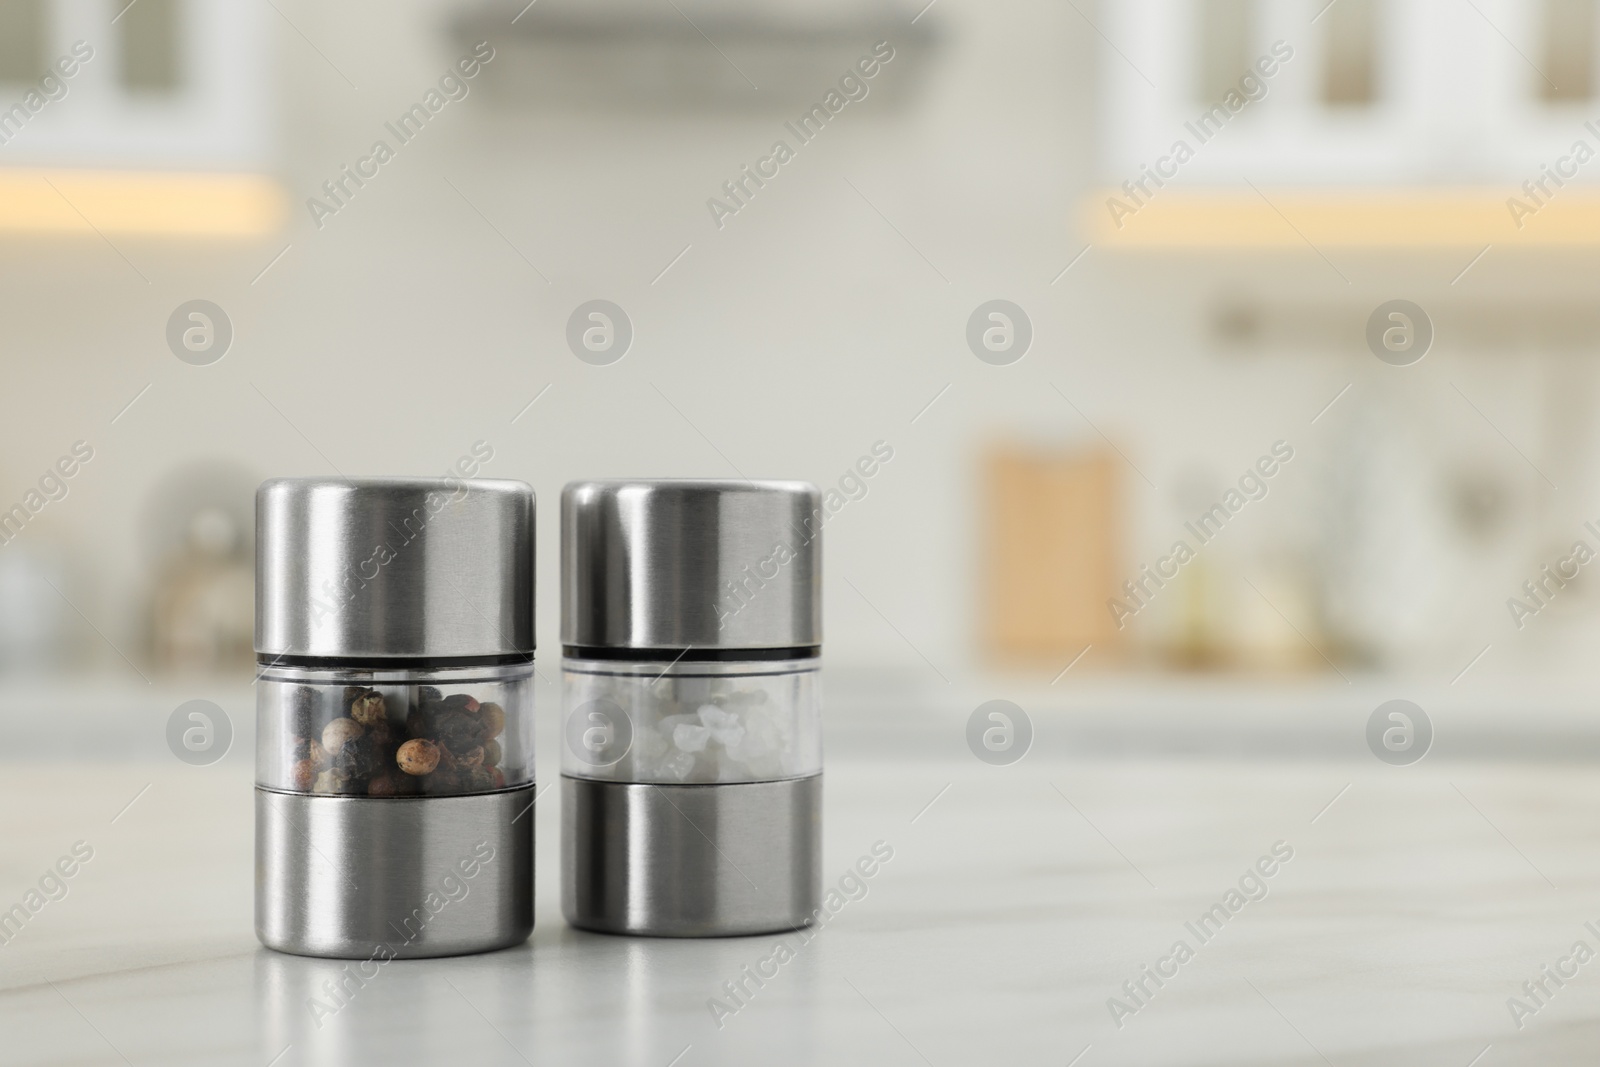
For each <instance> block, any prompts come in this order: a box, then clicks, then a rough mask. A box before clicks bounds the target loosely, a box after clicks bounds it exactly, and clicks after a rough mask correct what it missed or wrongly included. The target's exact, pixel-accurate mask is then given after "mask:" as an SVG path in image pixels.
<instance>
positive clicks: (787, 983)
mask: <svg viewBox="0 0 1600 1067" xmlns="http://www.w3.org/2000/svg"><path fill="white" fill-rule="evenodd" d="M840 747H844V748H845V749H846V750H845V751H838V750H837V749H838V748H840ZM1362 755H1363V756H1364V757H1365V758H1344V757H1340V758H1291V757H1264V756H1262V757H1253V758H1243V759H1241V758H1218V757H1203V756H1199V757H1178V756H1160V757H1155V756H1143V757H1126V758H1119V757H1115V756H1109V755H1104V754H1102V755H1099V756H1096V757H1094V758H1088V759H1086V758H1083V757H1078V758H1072V757H1071V756H1070V755H1067V754H1064V753H1059V752H1051V751H1047V750H1044V751H1036V752H1031V753H1030V754H1029V755H1028V756H1027V757H1026V758H1025V759H1023V760H1022V761H1021V762H1020V763H1016V764H1014V765H1011V766H1006V767H992V766H988V765H986V764H983V763H980V762H979V761H978V760H976V759H974V758H972V757H971V756H969V755H967V754H966V753H964V752H962V753H960V754H959V756H957V755H953V754H947V755H928V756H922V757H917V758H907V757H901V756H897V755H896V754H894V753H893V752H884V751H877V752H869V751H865V750H861V749H859V748H858V749H857V750H856V751H850V750H848V746H836V750H835V751H832V752H830V756H829V763H828V772H827V778H826V816H825V818H826V824H825V825H826V843H825V850H824V869H825V872H827V873H826V881H827V882H828V883H830V884H837V883H838V882H839V879H840V878H841V877H843V876H844V875H845V874H846V873H847V871H848V870H849V869H850V867H851V865H852V864H853V863H854V862H855V861H856V859H857V858H858V857H860V856H862V855H865V854H867V853H869V852H870V851H871V850H872V848H873V846H874V844H875V843H877V842H884V843H885V844H886V845H887V847H889V848H892V849H893V853H894V855H893V859H892V860H891V861H889V862H888V863H886V864H884V865H883V866H882V867H881V869H880V870H879V871H878V872H877V873H876V874H875V875H874V877H872V878H871V879H870V880H868V881H867V882H866V883H865V886H864V890H865V891H864V895H863V893H862V892H861V891H859V890H858V891H856V892H855V893H854V896H855V898H856V899H849V900H848V901H847V902H845V903H844V904H843V905H842V906H841V907H840V909H839V911H838V913H837V914H836V915H835V916H833V917H832V918H831V919H830V920H829V921H828V923H827V924H826V926H825V927H824V928H823V929H822V930H821V932H820V933H819V934H818V935H817V936H816V937H814V938H813V939H811V940H810V941H809V942H808V943H805V944H801V943H800V942H799V940H798V939H797V938H794V937H793V936H791V937H790V938H789V939H788V940H789V941H790V943H791V945H793V946H794V948H795V954H794V958H793V959H792V960H789V961H788V962H786V963H785V964H784V965H783V966H782V967H781V968H779V970H778V973H777V975H776V976H775V977H772V978H770V979H768V980H767V981H766V983H765V985H764V986H762V987H761V988H759V989H756V990H755V991H754V992H753V993H751V994H750V995H749V996H748V997H747V998H745V1002H744V1003H743V1004H741V1005H738V1006H737V1010H734V1011H731V1012H729V1011H721V1012H718V1011H714V1010H713V1009H714V1008H715V1005H714V1004H713V1003H712V1001H713V1000H714V999H720V1000H722V1001H723V1002H724V1004H725V1005H727V1006H728V1007H730V1008H732V1007H734V1005H732V1004H730V1003H729V1002H728V998H727V997H726V995H725V992H724V983H726V982H729V981H730V980H734V979H737V978H739V977H740V974H741V971H742V968H743V967H744V966H745V965H747V964H749V965H754V964H755V963H756V961H757V960H760V959H762V958H764V957H767V956H769V955H770V954H771V953H772V952H773V949H774V946H775V945H776V943H777V941H778V940H779V939H778V938H775V937H756V938H742V939H728V940H711V941H672V940H650V939H632V938H617V937H607V936H600V935H592V934H586V933H581V932H578V931H575V930H572V929H570V928H568V927H567V926H566V925H565V924H564V923H563V922H562V920H561V916H560V910H559V906H558V901H557V897H556V893H557V889H556V886H557V863H558V858H557V857H558V851H557V839H556V833H557V826H558V821H557V814H558V812H557V810H556V806H555V803H554V798H555V797H556V795H557V793H556V792H555V791H552V792H550V793H547V794H545V799H543V800H541V802H540V804H539V807H538V812H537V828H538V835H539V839H538V871H537V880H538V905H537V906H538V920H537V921H538V927H537V930H536V932H535V934H534V936H533V938H532V940H531V941H530V942H529V943H528V944H526V945H524V946H522V947H520V948H516V949H512V950H508V951H505V952H499V953H494V954H490V955H484V956H476V957H464V958H458V959H449V960H436V961H417V962H395V963H391V964H389V965H387V966H386V967H384V968H383V969H382V971H381V972H380V973H379V974H378V975H377V977H375V978H372V979H370V980H369V981H367V983H366V984H365V985H364V986H362V987H361V988H360V989H359V990H358V991H357V992H356V994H355V995H354V996H352V997H350V998H349V1000H348V1003H346V1004H345V1005H344V1006H343V1007H341V1008H340V1009H339V1010H337V1011H336V1012H334V1013H332V1014H328V1013H326V1012H318V1011H317V1010H316V1009H315V1007H314V1005H313V998H316V997H318V996H319V995H320V991H321V990H322V988H323V984H324V983H325V982H326V981H328V980H329V979H330V978H332V977H337V976H338V973H339V968H340V966H341V964H339V963H336V962H330V961H321V960H310V959H301V958H296V957H291V956H284V955H278V954H276V953H273V952H269V951H267V950H264V949H262V948H260V947H259V946H258V945H257V943H256V941H255V938H254V935H253V932H252V917H251V909H252V841H251V835H252V801H251V776H250V772H249V768H248V766H247V764H246V763H245V762H244V761H242V760H234V759H229V760H225V761H223V762H221V763H218V764H216V765H213V766H210V767H189V766H184V765H181V764H178V763H177V762H176V761H175V760H167V761H133V762H124V763H116V762H89V763H78V764H68V763H64V762H59V763H58V762H54V761H51V762H42V763H18V762H13V763H8V764H3V765H0V841H4V842H5V847H4V849H3V850H0V910H4V909H7V908H9V907H10V906H11V905H12V904H14V903H17V902H19V901H21V900H22V899H23V897H24V895H25V894H26V893H28V892H29V891H30V889H31V888H33V887H36V886H37V884H38V882H39V880H40V878H41V877H42V876H43V875H44V874H45V873H46V872H47V871H49V870H50V869H52V868H53V867H54V866H55V865H56V863H57V861H58V860H59V859H60V858H61V857H63V856H70V855H71V854H72V852H73V849H74V847H75V846H76V847H77V848H78V849H79V852H80V853H81V852H82V851H83V850H84V849H92V858H90V859H88V860H87V861H85V862H82V863H81V864H79V865H78V867H77V869H76V872H75V873H74V875H73V877H72V878H71V879H69V880H67V881H66V883H65V884H66V890H67V891H66V895H65V896H63V897H61V898H60V899H57V900H51V901H49V902H48V903H47V904H45V905H44V906H43V907H42V908H41V909H40V910H39V911H38V913H37V914H36V915H35V916H34V917H33V918H32V919H31V921H30V922H29V923H28V924H27V925H26V926H25V927H24V928H23V929H22V930H21V932H20V933H19V934H17V935H16V936H15V937H13V938H12V939H11V940H10V942H9V943H8V944H5V945H3V946H0V1064H140V1065H142V1064H163V1065H176V1064H208V1065H213V1064H250V1065H255V1067H267V1065H272V1067H292V1065H298V1064H341V1065H342V1064H354V1063H372V1064H386V1065H400V1064H409V1063H445V1062H448V1063H462V1064H474V1065H491V1064H521V1063H540V1064H546V1063H606V1064H613V1063H614V1064H641V1065H645V1067H696V1065H708V1064H751V1063H761V1064H788V1063H827V1064H838V1063H863V1064H865V1063H871V1064H907V1065H914V1064H933V1065H939V1067H943V1065H946V1064H974V1063H1006V1064H1055V1065H1065V1064H1075V1065H1078V1067H1101V1065H1113V1064H1126V1065H1134V1064H1141V1065H1142V1064H1185V1065H1202V1064H1218V1065H1222V1064H1228V1065H1239V1064H1306V1065H1323V1067H1327V1065H1337V1067H1356V1065H1371V1064H1406V1065H1411V1067H1415V1065H1438V1067H1468V1065H1472V1067H1503V1065H1507V1064H1545V1065H1547V1064H1557V1063H1578V1062H1591V1061H1592V1060H1593V1056H1594V1049H1595V1048H1596V1047H1597V1045H1600V959H1596V960H1594V961H1589V960H1588V959H1587V956H1585V957H1584V960H1583V961H1582V962H1580V961H1579V960H1578V959H1577V958H1576V957H1575V956H1574V946H1575V945H1576V943H1577V942H1580V941H1581V942H1583V943H1585V945H1586V946H1588V948H1589V949H1592V950H1596V951H1600V934H1597V933H1596V931H1597V930H1600V775H1597V774H1596V773H1595V772H1594V770H1593V769H1592V768H1591V767H1590V766H1589V765H1588V764H1587V763H1583V762H1577V761H1569V762H1562V761H1543V762H1535V761H1516V760H1509V759H1508V760H1500V761H1496V760H1484V759H1480V758H1467V759H1462V758H1448V757H1445V756H1439V757H1438V758H1435V756H1436V754H1430V756H1429V757H1428V758H1427V759H1424V760H1423V761H1422V762H1420V763H1417V764H1414V765H1412V766H1407V767H1391V766H1388V765H1385V764H1383V763H1380V762H1379V761H1378V760H1376V759H1374V758H1372V757H1371V756H1370V755H1366V754H1365V753H1363V754H1362ZM546 781H548V779H546ZM80 842H81V843H82V844H81V845H80V844H79V843H80ZM1274 849H1276V850H1277V857H1276V859H1275V860H1274V861H1273V862H1265V863H1261V864H1260V866H1259V867H1257V864H1258V862H1259V861H1261V860H1262V858H1263V857H1272V856H1273V853H1274ZM1291 852H1292V856H1289V858H1287V859H1285V858H1283V857H1284V856H1286V855H1288V854H1289V853H1291ZM69 866H70V865H69ZM1253 869H1254V870H1257V871H1258V872H1259V870H1261V869H1270V870H1271V871H1272V873H1271V876H1270V877H1260V878H1256V877H1249V876H1248V872H1250V871H1252V870H1253ZM1230 891H1233V892H1234V893H1236V894H1237V895H1236V896H1234V897H1232V898H1231V899H1230V898H1229V893H1230ZM1251 898H1259V899H1251ZM1230 903H1236V905H1237V911H1227V906H1228V905H1229V904H1230ZM1217 904H1222V905H1223V906H1224V910H1225V911H1227V914H1228V919H1227V921H1226V922H1225V923H1216V926H1219V927H1220V929H1218V928H1214V927H1212V926H1207V927H1197V925H1196V924H1197V922H1198V920H1199V917H1200V916H1201V915H1202V914H1204V913H1206V912H1207V911H1208V909H1211V908H1212V907H1213V906H1214V905H1217ZM1588 922H1593V923H1594V927H1593V928H1591V927H1589V926H1587V925H1585V924H1586V923H1588ZM1199 934H1206V935H1209V936H1206V937H1204V938H1202V937H1201V936H1198V935H1199ZM1178 942H1183V943H1185V945H1186V946H1187V948H1188V951H1187V952H1176V954H1175V950H1176V947H1177V944H1178ZM1579 955H1583V954H1582V953H1580V954H1579ZM1179 957H1182V958H1181V959H1180V958H1179ZM1147 966H1148V967H1150V968H1154V969H1158V970H1164V971H1166V972H1167V974H1168V977H1166V978H1164V979H1162V981H1161V984H1160V985H1159V986H1158V985H1156V984H1155V980H1154V979H1153V978H1151V977H1148V976H1147V974H1146V971H1145V968H1146V967H1147ZM1546 966H1549V967H1550V968H1553V969H1560V970H1562V971H1565V972H1567V973H1569V974H1572V977H1568V978H1565V979H1563V980H1562V984H1560V985H1557V984H1556V983H1555V982H1553V981H1552V980H1550V979H1549V978H1546V977H1544V974H1543V973H1542V969H1543V968H1544V967H1546ZM1573 972H1575V973H1573ZM1541 981H1542V982H1543V983H1544V986H1545V992H1542V993H1540V994H1539V996H1538V998H1537V999H1535V998H1533V997H1531V996H1530V995H1529V994H1528V993H1527V992H1526V991H1525V989H1524V983H1525V982H1541ZM1124 983H1129V984H1130V986H1131V988H1132V989H1133V990H1134V991H1135V992H1134V993H1130V992H1129V991H1128V989H1127V988H1125V987H1124ZM1141 983H1142V986H1143V988H1142V989H1141V988H1140V985H1141ZM747 988H748V984H747ZM1535 989H1536V990H1537V987H1535ZM1513 997H1516V998H1519V999H1520V1001H1521V1003H1522V1004H1523V1005H1524V1006H1525V1007H1526V1009H1527V1010H1520V1011H1514V1010H1513V1009H1514V1008H1515V1006H1516V1002H1514V1001H1511V999H1510V998H1513ZM1112 998H1115V1000H1116V1002H1117V1003H1112ZM1118 1004H1120V1007H1118Z"/></svg>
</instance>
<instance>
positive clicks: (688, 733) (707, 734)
mask: <svg viewBox="0 0 1600 1067" xmlns="http://www.w3.org/2000/svg"><path fill="white" fill-rule="evenodd" d="M710 738H711V731H710V730H707V729H706V728H705V727H704V726H690V725H689V724H688V723H686V722H681V723H679V724H678V725H677V726H675V727H674V728H673V730H672V743H673V744H674V745H676V746H678V748H679V749H681V750H682V751H684V752H700V751H703V750H704V749H705V747H706V742H707V741H708V740H710Z"/></svg>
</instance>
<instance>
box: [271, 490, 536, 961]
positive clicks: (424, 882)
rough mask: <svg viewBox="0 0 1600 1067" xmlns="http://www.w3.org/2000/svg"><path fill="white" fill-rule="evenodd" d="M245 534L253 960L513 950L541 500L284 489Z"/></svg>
mask: <svg viewBox="0 0 1600 1067" xmlns="http://www.w3.org/2000/svg"><path fill="white" fill-rule="evenodd" d="M256 522H257V530H256V545H257V561H256V642H255V643H256V653H257V659H258V662H259V664H260V677H259V684H258V686H257V694H258V695H257V714H256V867H257V878H256V930H257V934H258V936H259V937H260V939H261V941H262V943H263V944H265V945H267V946H268V947H270V948H277V949H281V950H284V951H288V952H296V953H300V954H303V955H314V956H335V957H351V958H362V957H370V958H396V957H402V956H438V955H451V954H456V953H462V952H474V951H485V950H488V949H493V948H503V947H506V946H508V945H514V944H518V943H520V942H522V941H523V940H525V939H526V938H527V936H528V934H529V933H531V932H532V929H533V816H532V813H531V809H532V806H533V795H534V794H533V786H534V776H533V744H532V737H533V733H532V719H533V652H534V636H533V581H534V579H533V574H534V569H533V568H534V498H533V491H532V490H531V489H530V488H529V487H528V486H527V485H525V484H523V483H521V482H500V481H483V480H477V481H472V482H464V481H460V480H455V479H360V480H354V481H350V480H342V479H315V478H298V479H279V480H275V481H269V482H267V483H265V484H264V485H263V486H262V487H261V489H260V490H259V492H258V493H257V502H256Z"/></svg>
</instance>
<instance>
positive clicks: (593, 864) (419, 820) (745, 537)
mask: <svg viewBox="0 0 1600 1067" xmlns="http://www.w3.org/2000/svg"><path fill="white" fill-rule="evenodd" d="M825 514H826V513H825V512H824V511H823V508H822V504H821V499H820V495H819V493H818V491H817V490H816V488H815V487H813V486H811V485H808V484H805V483H801V482H744V481H738V482H735V481H691V480H637V481H596V482H575V483H573V484H571V485H568V486H567V487H566V489H565V491H564V492H563V493H562V497H561V639H562V645H563V649H562V652H563V656H562V718H561V731H560V747H561V783H560V785H561V788H560V803H561V868H562V869H561V905H562V912H563V914H564V915H565V917H566V919H567V921H568V922H569V923H571V924H572V925H573V926H576V927H579V928H582V929H586V930H594V931H599V932H604V933H612V934H632V935H648V936H667V937H715V936H734V935H744V934H758V933H767V932H775V931H783V930H792V929H797V928H800V927H803V926H805V925H808V924H809V923H810V922H812V920H813V916H814V915H815V914H816V912H817V909H818V908H819V907H820V902H821V870H820V857H821V837H822V835H821V815H822V803H821V801H822V740H821V717H820V691H819V685H818V682H819V674H818V671H819V668H820V658H819V657H820V653H821V617H822V616H821V592H820V589H821V547H820V537H819V535H820V527H821V523H822V521H823V518H824V517H825ZM534 518H535V502H534V494H533V490H532V489H531V488H530V487H529V486H528V485H526V484H524V483H522V482H514V481H495V480H487V479H473V480H468V481H459V480H455V479H399V478H372V479H356V480H350V479H325V478H286V479H276V480H273V481H269V482H267V483H265V484H263V485H262V486H261V488H260V490H259V491H258V493H257V496H256V524H257V537H256V545H257V549H256V551H257V558H256V635H255V648H256V655H257V660H258V664H259V676H258V680H257V681H258V684H257V717H256V722H257V726H256V933H257V936H258V937H259V938H260V940H261V942H262V944H264V945H266V946H267V947H269V948H273V949H277V950H280V951H284V952H292V953H297V954H300V955H308V956H327V957H335V958H362V959H366V958H374V959H396V958H416V957H425V956H447V955H456V954H461V953H468V952H483V951H489V950H493V949H499V948H506V947H510V946H513V945H517V944H520V943H522V942H523V941H525V940H526V939H527V938H528V936H529V934H530V933H532V930H533V876H534V830H533V823H534V818H533V812H534V800H535V796H536V784H535V775H534V759H533V755H534V751H533V750H534V745H533V725H534V685H533V682H534V675H535V667H534V558H535V557H534Z"/></svg>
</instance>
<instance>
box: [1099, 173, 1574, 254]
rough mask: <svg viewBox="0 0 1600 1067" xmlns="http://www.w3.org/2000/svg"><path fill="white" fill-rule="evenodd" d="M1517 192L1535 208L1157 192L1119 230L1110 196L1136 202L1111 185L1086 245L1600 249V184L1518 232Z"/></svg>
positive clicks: (1435, 194) (1365, 192) (1568, 192)
mask: <svg viewBox="0 0 1600 1067" xmlns="http://www.w3.org/2000/svg"><path fill="white" fill-rule="evenodd" d="M1514 193H1515V194H1518V195H1519V198H1520V199H1521V200H1522V201H1523V202H1524V203H1526V204H1529V205H1530V206H1531V205H1533V201H1532V200H1531V199H1529V198H1528V197H1526V196H1525V195H1521V194H1520V192H1519V191H1518V190H1516V189H1513V188H1499V187H1481V188H1479V187H1439V188H1409V189H1360V190H1352V189H1339V190H1321V189H1307V188H1289V189H1285V188H1266V187H1263V188H1261V189H1260V191H1259V192H1258V191H1257V190H1256V189H1253V188H1250V187H1248V186H1246V187H1243V188H1236V187H1231V186H1217V187H1214V188H1206V189H1193V188H1191V189H1158V190H1156V191H1155V195H1154V196H1151V197H1148V198H1146V199H1145V202H1144V205H1143V206H1142V207H1137V209H1136V211H1135V212H1134V213H1133V214H1131V215H1129V214H1125V213H1124V214H1123V215H1122V217H1121V223H1122V225H1121V226H1120V227H1118V225H1117V224H1116V223H1115V222H1113V221H1112V218H1111V212H1110V210H1109V209H1108V207H1107V200H1108V199H1109V198H1111V197H1116V198H1117V199H1119V200H1121V201H1122V202H1123V203H1125V204H1129V205H1130V206H1131V205H1133V203H1134V202H1133V200H1132V199H1131V198H1129V197H1128V196H1127V194H1126V193H1124V192H1123V191H1122V190H1119V189H1109V188H1108V189H1101V190H1099V191H1098V192H1095V193H1091V194H1089V195H1087V196H1086V197H1085V198H1084V199H1083V201H1082V202H1081V204H1080V208H1079V218H1080V225H1081V226H1082V229H1083V233H1084V237H1085V239H1086V240H1087V241H1088V242H1089V243H1091V244H1094V245H1099V246H1102V247H1109V248H1167V249H1173V248H1195V249H1229V248H1238V249H1272V248H1305V247H1306V246H1307V245H1308V244H1309V245H1312V246H1315V247H1318V248H1322V247H1346V248H1348V247H1367V248H1442V247H1460V248H1471V249H1480V248H1482V247H1483V246H1485V245H1501V244H1503V245H1506V246H1508V247H1529V248H1557V247H1561V248H1600V188H1592V189H1591V188H1584V189H1579V188H1572V187H1568V188H1565V189H1559V190H1556V191H1555V195H1554V196H1552V197H1548V198H1546V199H1545V203H1544V206H1543V207H1539V208H1538V209H1537V210H1536V211H1535V213H1533V214H1531V215H1528V214H1524V215H1523V217H1522V219H1521V222H1522V226H1521V227H1520V228H1519V227H1518V225H1517V222H1516V221H1515V220H1514V219H1513V218H1512V214H1511V211H1510V209H1509V208H1508V207H1507V204H1506V201H1507V199H1508V198H1509V197H1510V196H1512V195H1513V194H1514Z"/></svg>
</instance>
